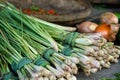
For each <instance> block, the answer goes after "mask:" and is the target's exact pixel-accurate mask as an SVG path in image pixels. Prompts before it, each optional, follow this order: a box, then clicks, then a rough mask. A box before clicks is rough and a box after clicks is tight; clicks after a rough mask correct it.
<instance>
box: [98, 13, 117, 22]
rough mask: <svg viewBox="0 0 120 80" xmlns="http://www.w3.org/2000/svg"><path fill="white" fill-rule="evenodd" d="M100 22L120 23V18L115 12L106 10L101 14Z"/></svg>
mask: <svg viewBox="0 0 120 80" xmlns="http://www.w3.org/2000/svg"><path fill="white" fill-rule="evenodd" d="M100 22H101V23H107V24H111V23H115V24H118V22H119V20H118V17H117V16H116V15H115V14H114V13H112V12H105V13H103V14H102V15H101V16H100Z"/></svg>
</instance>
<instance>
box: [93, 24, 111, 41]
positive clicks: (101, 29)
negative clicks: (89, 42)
mask: <svg viewBox="0 0 120 80" xmlns="http://www.w3.org/2000/svg"><path fill="white" fill-rule="evenodd" d="M95 32H96V33H100V34H101V35H102V36H103V37H104V38H106V39H107V40H108V39H109V37H110V33H111V28H110V25H108V24H106V23H102V24H100V25H98V27H97V28H96V29H95Z"/></svg>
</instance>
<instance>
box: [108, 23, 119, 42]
mask: <svg viewBox="0 0 120 80" xmlns="http://www.w3.org/2000/svg"><path fill="white" fill-rule="evenodd" d="M119 27H120V24H110V28H111V33H110V38H109V39H108V41H115V40H116V35H117V33H118V31H119Z"/></svg>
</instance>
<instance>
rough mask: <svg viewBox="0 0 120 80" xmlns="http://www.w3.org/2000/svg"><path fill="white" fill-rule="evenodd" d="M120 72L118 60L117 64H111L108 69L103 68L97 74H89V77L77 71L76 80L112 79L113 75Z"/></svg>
mask: <svg viewBox="0 0 120 80" xmlns="http://www.w3.org/2000/svg"><path fill="white" fill-rule="evenodd" d="M117 72H120V58H119V62H118V63H117V64H116V63H112V64H111V66H110V68H109V69H105V68H103V69H102V70H100V71H98V72H97V73H94V74H91V75H90V76H89V77H87V76H85V74H84V72H83V71H80V70H79V73H78V74H77V80H100V79H101V78H114V74H115V73H117Z"/></svg>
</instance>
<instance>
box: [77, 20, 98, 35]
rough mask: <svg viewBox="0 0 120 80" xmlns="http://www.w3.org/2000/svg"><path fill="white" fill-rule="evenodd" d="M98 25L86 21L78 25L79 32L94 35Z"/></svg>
mask: <svg viewBox="0 0 120 80" xmlns="http://www.w3.org/2000/svg"><path fill="white" fill-rule="evenodd" d="M97 26H98V25H97V24H96V23H94V22H91V21H85V22H82V23H80V24H78V25H77V30H78V32H80V33H92V32H94V30H95V29H96V27H97Z"/></svg>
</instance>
